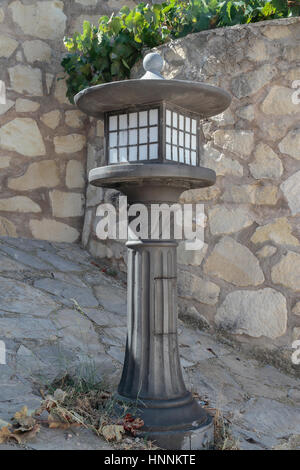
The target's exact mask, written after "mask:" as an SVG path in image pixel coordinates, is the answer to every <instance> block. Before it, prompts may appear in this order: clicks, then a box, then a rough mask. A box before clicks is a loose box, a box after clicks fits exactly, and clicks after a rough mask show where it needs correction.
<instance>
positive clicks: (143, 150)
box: [139, 145, 148, 160]
mask: <svg viewBox="0 0 300 470" xmlns="http://www.w3.org/2000/svg"><path fill="white" fill-rule="evenodd" d="M147 151H148V146H147V145H140V146H139V160H147Z"/></svg>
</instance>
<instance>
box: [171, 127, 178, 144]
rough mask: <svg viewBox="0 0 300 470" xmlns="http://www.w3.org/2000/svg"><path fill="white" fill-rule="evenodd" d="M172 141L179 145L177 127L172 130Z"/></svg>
mask: <svg viewBox="0 0 300 470" xmlns="http://www.w3.org/2000/svg"><path fill="white" fill-rule="evenodd" d="M172 138H173V139H172V143H173V144H176V145H177V143H178V142H177V139H178V133H177V130H176V129H173V132H172Z"/></svg>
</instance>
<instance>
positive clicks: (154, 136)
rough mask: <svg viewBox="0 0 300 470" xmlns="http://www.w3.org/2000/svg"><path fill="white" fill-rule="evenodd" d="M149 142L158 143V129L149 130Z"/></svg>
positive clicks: (151, 128)
mask: <svg viewBox="0 0 300 470" xmlns="http://www.w3.org/2000/svg"><path fill="white" fill-rule="evenodd" d="M149 141H150V142H157V141H158V127H150V128H149Z"/></svg>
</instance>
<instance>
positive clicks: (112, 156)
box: [109, 149, 118, 163]
mask: <svg viewBox="0 0 300 470" xmlns="http://www.w3.org/2000/svg"><path fill="white" fill-rule="evenodd" d="M109 163H118V149H111V150H110V151H109Z"/></svg>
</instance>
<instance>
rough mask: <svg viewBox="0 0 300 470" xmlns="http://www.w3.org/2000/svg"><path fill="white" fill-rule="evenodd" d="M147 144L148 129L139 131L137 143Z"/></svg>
mask: <svg viewBox="0 0 300 470" xmlns="http://www.w3.org/2000/svg"><path fill="white" fill-rule="evenodd" d="M147 142H148V129H140V130H139V143H140V144H146V143H147Z"/></svg>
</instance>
